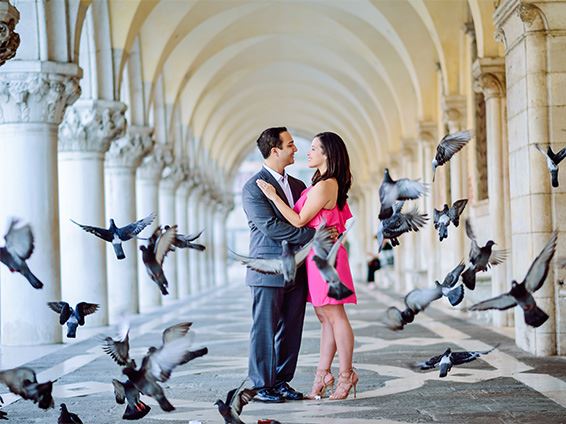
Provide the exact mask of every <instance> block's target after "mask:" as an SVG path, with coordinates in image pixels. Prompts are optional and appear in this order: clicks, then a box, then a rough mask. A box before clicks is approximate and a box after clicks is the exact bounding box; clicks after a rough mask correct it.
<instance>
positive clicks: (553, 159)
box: [535, 144, 566, 188]
mask: <svg viewBox="0 0 566 424" xmlns="http://www.w3.org/2000/svg"><path fill="white" fill-rule="evenodd" d="M535 147H536V148H537V150H538V151H539V152H541V153H542V154H543V155H544V157H545V158H546V167H547V168H548V170H549V171H550V177H551V180H552V187H554V188H556V187H558V165H559V164H560V162H562V159H564V158H565V157H566V147H564V148H563V149H562V150H560V151H559V152H557V153H554V152H553V151H552V148H551V147H550V146H548V147H547V149H546V152H545V151H544V150H542V148H541V147H540V146H539V145H538V144H535Z"/></svg>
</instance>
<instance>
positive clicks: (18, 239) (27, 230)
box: [4, 219, 34, 259]
mask: <svg viewBox="0 0 566 424" xmlns="http://www.w3.org/2000/svg"><path fill="white" fill-rule="evenodd" d="M17 223H18V220H16V219H13V220H12V222H11V223H10V228H9V229H8V232H7V233H6V235H5V236H4V238H5V239H6V249H8V251H10V253H13V254H14V253H15V254H16V255H17V256H18V257H20V258H22V259H28V258H29V257H30V256H31V254H32V253H33V247H34V246H33V233H32V232H31V227H30V226H29V224H26V225H24V226H22V227H19V228H16V224H17Z"/></svg>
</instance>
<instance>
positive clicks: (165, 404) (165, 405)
mask: <svg viewBox="0 0 566 424" xmlns="http://www.w3.org/2000/svg"><path fill="white" fill-rule="evenodd" d="M156 400H157V402H159V406H160V407H161V409H163V410H164V411H165V412H171V411H174V410H175V407H174V406H173V405H172V404H171V402H169V401H168V400H167V398H166V397H165V396H163V397H161V398H159V399H156Z"/></svg>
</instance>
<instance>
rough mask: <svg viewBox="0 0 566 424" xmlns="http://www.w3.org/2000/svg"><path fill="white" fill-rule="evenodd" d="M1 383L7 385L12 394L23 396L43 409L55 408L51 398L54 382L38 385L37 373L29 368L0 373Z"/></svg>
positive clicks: (18, 368)
mask: <svg viewBox="0 0 566 424" xmlns="http://www.w3.org/2000/svg"><path fill="white" fill-rule="evenodd" d="M0 383H2V384H5V385H6V387H8V389H9V390H10V391H11V392H12V393H14V394H16V395H18V396H21V397H22V399H25V400H32V401H33V403H37V406H38V407H40V408H41V409H49V408H53V407H54V406H55V402H53V397H52V396H51V392H52V390H53V382H52V381H46V382H45V383H38V382H37V376H36V373H35V371H34V370H33V369H31V368H29V367H17V368H12V369H9V370H3V371H0Z"/></svg>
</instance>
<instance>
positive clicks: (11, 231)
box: [0, 219, 43, 289]
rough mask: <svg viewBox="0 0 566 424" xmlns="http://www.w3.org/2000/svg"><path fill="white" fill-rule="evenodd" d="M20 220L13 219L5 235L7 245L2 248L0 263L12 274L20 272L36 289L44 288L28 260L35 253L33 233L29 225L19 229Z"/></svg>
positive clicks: (0, 248)
mask: <svg viewBox="0 0 566 424" xmlns="http://www.w3.org/2000/svg"><path fill="white" fill-rule="evenodd" d="M18 222H19V220H18V219H12V220H11V222H10V226H9V227H8V231H7V232H6V234H5V235H4V239H5V240H6V245H5V246H4V247H0V262H2V263H3V264H4V265H6V266H7V267H8V269H9V270H10V272H19V273H20V274H22V275H23V276H24V277H25V278H26V280H28V281H29V283H30V284H31V285H32V287H33V288H35V289H40V288H42V287H43V283H42V282H41V281H39V280H38V279H37V277H36V276H35V275H33V273H32V272H31V271H30V269H29V267H28V265H27V264H26V260H27V259H29V258H30V256H31V254H32V253H33V248H34V244H33V233H32V232H31V227H30V226H29V224H26V225H23V226H21V227H17V224H18Z"/></svg>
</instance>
